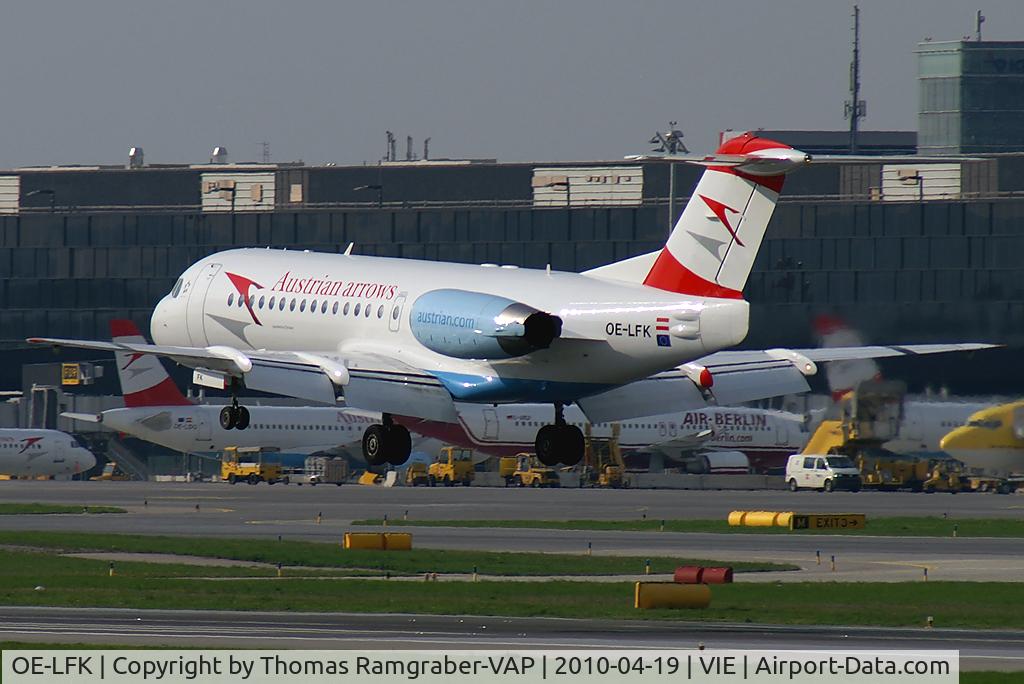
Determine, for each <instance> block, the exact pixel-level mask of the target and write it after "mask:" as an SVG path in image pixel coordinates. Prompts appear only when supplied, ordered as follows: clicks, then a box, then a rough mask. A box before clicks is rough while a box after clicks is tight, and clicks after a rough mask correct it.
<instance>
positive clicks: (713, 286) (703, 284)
mask: <svg viewBox="0 0 1024 684" xmlns="http://www.w3.org/2000/svg"><path fill="white" fill-rule="evenodd" d="M644 285H647V286H648V287H656V288H658V289H659V290H666V291H668V292H678V293H679V294H688V295H695V296H698V297H720V298H723V299H743V293H742V292H740V291H739V290H732V289H729V288H728V287H722V286H721V285H719V284H718V283H713V282H711V281H710V280H705V279H704V278H701V277H700V276H699V275H697V274H696V273H694V272H693V271H691V270H690V269H688V268H686V267H685V266H683V265H682V264H681V263H679V261H678V260H677V259H676V258H675V257H674V256H672V252H670V251H668V247H665V248H663V249H662V250H661V254H659V255H658V260H657V261H655V262H654V266H653V267H652V268H651V272H650V273H648V274H647V277H646V278H645V279H644Z"/></svg>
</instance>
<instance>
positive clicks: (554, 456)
mask: <svg viewBox="0 0 1024 684" xmlns="http://www.w3.org/2000/svg"><path fill="white" fill-rule="evenodd" d="M563 409H564V407H563V405H562V404H555V424H554V425H545V426H544V427H542V428H541V429H540V430H538V431H537V438H536V439H535V440H534V443H533V446H534V449H535V451H536V452H537V460H539V461H540V462H541V463H543V464H544V465H546V466H555V465H558V464H562V465H567V466H574V465H576V464H577V463H579V462H580V461H582V460H583V452H584V450H585V448H586V446H585V443H584V440H583V431H582V430H580V429H579V428H578V427H576V426H575V425H569V424H568V423H566V422H565V414H564V410H563Z"/></svg>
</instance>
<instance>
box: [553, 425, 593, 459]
mask: <svg viewBox="0 0 1024 684" xmlns="http://www.w3.org/2000/svg"><path fill="white" fill-rule="evenodd" d="M558 432H559V434H558V454H559V456H560V458H559V461H561V463H563V464H564V465H567V466H574V465H576V464H577V463H579V462H580V461H582V460H583V452H584V451H586V448H587V447H586V441H585V440H584V439H583V431H582V430H580V429H579V428H578V427H576V426H575V425H562V426H559V429H558Z"/></svg>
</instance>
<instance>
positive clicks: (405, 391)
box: [28, 338, 458, 423]
mask: <svg viewBox="0 0 1024 684" xmlns="http://www.w3.org/2000/svg"><path fill="white" fill-rule="evenodd" d="M28 341H29V342H30V343H32V344H43V345H49V346H52V347H56V348H60V347H71V348H77V349H93V350H96V351H107V352H127V353H129V354H133V353H134V354H153V355H156V356H163V357H166V358H169V359H171V360H172V361H175V362H176V363H178V364H180V365H182V366H186V367H188V368H192V369H194V374H193V382H194V383H195V384H198V385H202V386H205V387H211V388H214V389H221V390H226V389H229V388H230V386H231V384H232V383H233V382H234V381H238V382H240V383H241V384H242V385H243V386H244V387H246V388H247V389H250V390H256V391H260V392H268V393H271V394H277V395H280V396H286V397H295V398H297V399H306V400H308V401H313V402H317V403H321V404H328V405H334V404H335V403H336V401H337V395H338V393H339V392H340V393H342V394H344V396H345V402H346V404H347V405H348V406H350V407H353V408H359V409H363V410H366V411H379V412H386V413H396V414H399V415H415V416H421V417H423V418H425V419H428V420H442V421H445V422H452V423H454V422H457V421H458V416H457V414H456V413H455V404H454V402H453V400H452V398H451V394H449V392H448V391H447V390H446V389H445V388H444V386H443V385H442V384H441V382H440V381H439V380H438V379H437V378H435V377H434V376H432V375H429V374H427V373H425V372H423V371H422V370H420V369H419V368H415V367H413V366H410V365H408V364H406V363H403V362H401V361H398V360H397V359H394V358H391V357H389V356H387V355H386V354H381V353H368V352H357V353H346V354H345V355H321V354H312V353H307V352H274V351H266V350H254V351H240V350H238V349H235V348H233V347H226V346H220V345H215V346H211V347H176V346H165V345H156V344H134V343H121V342H100V341H93V340H71V339H58V338H30V339H29V340H28Z"/></svg>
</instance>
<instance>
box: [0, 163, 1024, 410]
mask: <svg viewBox="0 0 1024 684" xmlns="http://www.w3.org/2000/svg"><path fill="white" fill-rule="evenodd" d="M675 166H676V169H675V173H674V174H672V173H670V164H668V163H666V162H664V161H659V160H646V161H616V162H588V163H578V164H497V163H493V162H485V163H470V162H443V161H439V162H411V163H392V164H383V165H375V166H353V167H334V166H330V167H307V166H292V165H281V166H274V165H197V166H183V167H164V168H156V167H146V168H141V169H125V168H116V169H114V168H61V169H20V170H14V171H10V172H3V173H0V359H2V360H3V363H2V364H0V389H6V390H18V389H22V378H21V365H22V364H25V363H39V362H52V361H54V360H56V359H54V357H53V355H52V353H50V352H49V351H48V350H41V349H38V348H31V347H29V346H28V345H27V344H26V343H25V338H27V337H33V336H49V337H76V338H90V339H104V338H106V337H108V336H109V332H108V328H107V325H108V322H109V320H110V319H112V318H121V317H125V318H131V319H133V320H134V321H136V322H137V323H138V324H139V326H140V328H142V329H143V330H144V331H148V327H149V325H148V321H149V315H150V312H151V310H152V307H153V306H154V305H155V303H156V302H157V301H158V300H159V299H160V298H161V297H162V296H163V295H164V294H165V293H167V292H168V291H169V290H170V288H171V286H172V285H173V284H174V282H175V279H176V278H177V277H178V275H179V273H180V272H181V271H182V270H184V269H185V268H186V267H187V266H188V265H189V264H190V263H192V262H193V261H195V260H196V259H199V258H201V257H203V256H206V255H208V254H211V253H214V252H216V251H219V250H224V249H229V248H233V247H239V246H250V247H272V248H287V249H309V250H318V251H327V252H339V251H342V250H344V249H345V248H346V247H347V246H348V244H349V243H350V242H351V243H355V247H354V251H355V253H358V254H366V255H378V256H391V257H406V258H412V259H434V260H444V261H457V262H470V263H496V264H511V265H517V266H523V267H534V268H544V267H545V266H546V265H548V264H550V265H551V267H552V268H554V269H562V270H569V271H580V270H584V269H588V268H591V267H594V266H598V265H601V264H604V263H608V262H610V261H613V260H618V259H624V258H627V257H630V256H633V255H636V254H640V253H643V252H647V251H653V250H657V249H659V248H660V247H661V246H662V244H663V242H664V239H665V237H666V235H667V233H668V230H669V225H670V223H671V221H672V216H671V214H670V212H674V214H675V215H678V213H679V212H680V211H681V208H682V206H683V204H684V203H685V201H686V200H687V198H688V195H689V193H690V192H691V191H692V188H693V186H694V184H695V183H696V180H697V178H698V176H699V174H700V172H701V170H700V169H699V168H698V167H692V166H689V165H685V164H676V165H675ZM1022 171H1024V155H1020V154H1003V155H996V156H994V157H992V158H989V159H981V160H971V161H961V160H958V159H957V158H950V160H949V163H945V164H938V165H913V164H882V163H879V164H863V165H854V166H849V165H845V166H838V165H828V164H822V165H819V166H812V167H810V168H808V169H806V170H801V171H799V172H797V173H796V174H794V175H793V176H792V177H790V178H789V179H788V180H787V184H786V187H785V188H784V190H783V200H782V201H781V202H780V205H779V207H778V209H777V211H776V213H775V215H774V217H773V219H772V222H771V225H770V227H769V230H768V235H767V237H766V239H765V242H764V244H763V246H762V248H761V251H760V253H759V256H758V259H757V262H756V265H755V268H754V272H753V274H752V276H751V279H750V281H749V283H748V286H747V288H746V291H745V294H746V296H747V299H748V300H749V301H750V302H751V304H752V307H751V326H750V334H749V336H748V337H747V340H746V342H745V344H744V346H747V347H757V348H763V347H808V346H814V345H815V344H816V342H817V341H816V339H815V335H814V331H813V325H812V324H813V320H814V318H815V317H816V316H817V315H819V314H832V315H838V316H840V317H843V318H845V319H846V320H847V321H848V322H849V323H850V325H851V326H853V327H855V328H857V329H859V330H860V331H861V332H862V333H863V335H864V337H865V339H866V340H867V341H869V342H873V343H894V344H899V343H922V342H950V341H988V342H996V343H1001V344H1006V345H1011V346H1020V345H1021V344H1022V343H1024V265H1022V263H1021V254H1022V253H1024V173H1022ZM673 175H674V176H675V189H674V193H673V192H671V190H670V178H671V177H672V176H673ZM670 195H673V197H672V201H671V202H670V200H669V198H670ZM91 358H96V355H95V354H89V353H78V352H74V351H72V350H66V351H65V352H64V354H63V356H62V360H84V359H91ZM1021 366H1022V364H1020V363H1019V356H1018V353H1017V351H1016V350H1015V349H1012V348H1011V349H1007V350H1002V351H998V352H985V353H979V354H978V355H977V356H976V358H974V359H973V360H967V359H964V358H953V357H946V358H942V359H931V360H927V361H926V360H915V361H910V362H905V363H903V364H901V365H900V366H899V367H894V368H893V369H892V371H891V372H892V373H893V375H897V376H900V377H903V378H905V379H907V380H908V381H909V382H910V385H911V388H912V389H921V388H924V387H935V388H938V387H943V386H945V387H948V388H950V389H951V391H954V392H965V393H1000V394H1016V393H1019V391H1020V388H1021V387H1024V371H1022V370H1021ZM887 372H889V371H887ZM113 375H114V374H113V373H108V374H107V376H108V377H107V379H106V380H105V382H110V381H112V380H113V377H112V376H113ZM179 378H180V379H182V380H185V379H186V378H187V375H185V374H181V375H179ZM91 390H92V391H100V390H101V388H100V387H93V388H91ZM102 391H103V392H109V393H116V385H115V386H112V387H104V388H102Z"/></svg>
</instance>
